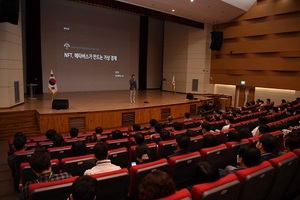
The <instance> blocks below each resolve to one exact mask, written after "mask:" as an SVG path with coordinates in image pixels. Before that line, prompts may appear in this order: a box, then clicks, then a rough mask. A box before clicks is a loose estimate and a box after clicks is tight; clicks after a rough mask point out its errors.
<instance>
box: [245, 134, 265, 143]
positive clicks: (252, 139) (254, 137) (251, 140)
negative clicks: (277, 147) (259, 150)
mask: <svg viewBox="0 0 300 200" xmlns="http://www.w3.org/2000/svg"><path fill="white" fill-rule="evenodd" d="M261 136H262V135H261V134H260V135H256V136H252V137H249V138H248V140H249V142H251V143H257V141H258V140H259V138H260V137H261Z"/></svg>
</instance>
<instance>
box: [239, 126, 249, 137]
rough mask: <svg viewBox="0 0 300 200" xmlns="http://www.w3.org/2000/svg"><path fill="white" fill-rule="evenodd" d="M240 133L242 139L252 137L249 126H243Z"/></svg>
mask: <svg viewBox="0 0 300 200" xmlns="http://www.w3.org/2000/svg"><path fill="white" fill-rule="evenodd" d="M239 134H240V136H241V138H242V139H245V138H250V137H252V133H251V131H250V129H249V128H248V127H243V128H241V129H240V131H239Z"/></svg>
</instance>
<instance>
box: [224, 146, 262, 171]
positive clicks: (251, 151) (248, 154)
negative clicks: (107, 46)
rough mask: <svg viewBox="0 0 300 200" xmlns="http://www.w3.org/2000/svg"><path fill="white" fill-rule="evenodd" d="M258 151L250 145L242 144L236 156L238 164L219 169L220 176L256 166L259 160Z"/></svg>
mask: <svg viewBox="0 0 300 200" xmlns="http://www.w3.org/2000/svg"><path fill="white" fill-rule="evenodd" d="M260 156H261V154H260V152H259V150H258V149H257V148H255V147H254V146H251V145H243V146H241V148H240V150H239V154H238V156H237V163H238V166H231V165H229V166H227V167H226V168H225V169H219V173H220V176H221V177H224V176H226V175H228V174H232V173H235V172H237V171H238V170H241V169H245V168H248V167H253V166H256V165H257V164H258V163H259V160H260Z"/></svg>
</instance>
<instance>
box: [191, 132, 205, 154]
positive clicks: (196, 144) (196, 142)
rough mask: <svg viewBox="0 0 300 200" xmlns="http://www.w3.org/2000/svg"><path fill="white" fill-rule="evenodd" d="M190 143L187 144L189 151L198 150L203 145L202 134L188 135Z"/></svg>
mask: <svg viewBox="0 0 300 200" xmlns="http://www.w3.org/2000/svg"><path fill="white" fill-rule="evenodd" d="M190 140H191V142H190V145H189V151H190V152H194V151H199V152H200V149H202V147H203V137H202V135H197V136H192V137H190Z"/></svg>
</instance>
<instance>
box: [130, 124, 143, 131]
mask: <svg viewBox="0 0 300 200" xmlns="http://www.w3.org/2000/svg"><path fill="white" fill-rule="evenodd" d="M140 130H141V125H140V124H133V126H132V131H140Z"/></svg>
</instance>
